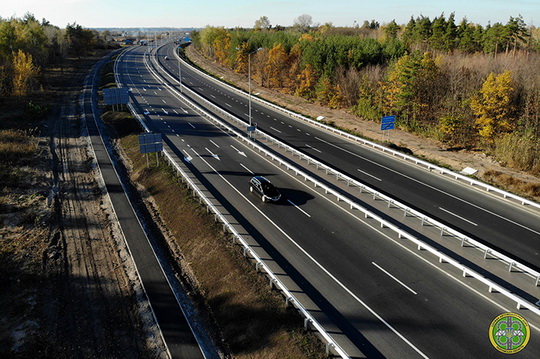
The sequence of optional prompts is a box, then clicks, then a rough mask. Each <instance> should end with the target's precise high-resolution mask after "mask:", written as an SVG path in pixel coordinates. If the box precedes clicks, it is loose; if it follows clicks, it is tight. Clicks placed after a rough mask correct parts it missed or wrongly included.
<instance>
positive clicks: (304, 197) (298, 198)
mask: <svg viewBox="0 0 540 359" xmlns="http://www.w3.org/2000/svg"><path fill="white" fill-rule="evenodd" d="M279 192H281V199H280V200H279V202H278V203H276V204H278V205H282V206H294V205H296V206H301V205H304V204H306V203H307V202H308V201H309V200H312V199H314V198H315V197H314V196H313V195H311V194H309V193H308V192H304V191H299V190H297V189H293V188H281V187H280V188H279ZM291 202H292V203H291Z"/></svg>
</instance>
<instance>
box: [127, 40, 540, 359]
mask: <svg viewBox="0 0 540 359" xmlns="http://www.w3.org/2000/svg"><path fill="white" fill-rule="evenodd" d="M146 50H147V49H146V48H144V47H133V48H131V50H130V51H128V52H126V53H125V56H123V57H122V59H121V64H120V65H119V66H118V69H119V73H120V74H119V75H120V82H121V83H122V85H123V86H127V87H129V88H130V89H131V96H132V97H131V98H132V100H133V101H134V103H135V105H136V106H135V107H138V108H139V109H140V114H141V117H143V118H144V121H145V123H146V125H147V126H148V127H149V128H151V129H152V130H154V131H156V132H161V133H163V137H164V139H165V141H166V142H167V143H168V144H169V146H170V147H171V148H172V149H173V150H174V151H175V153H176V154H177V155H178V157H179V158H181V159H184V160H183V162H184V163H185V165H186V166H188V167H189V169H190V170H191V171H192V172H193V173H194V175H196V176H197V178H198V180H199V181H200V182H201V183H203V184H204V185H205V187H206V188H207V190H208V191H210V192H211V194H212V196H213V197H215V198H217V199H219V201H220V202H221V204H222V205H223V207H224V208H226V210H227V211H228V212H229V213H231V214H232V215H233V216H234V219H235V220H236V221H237V222H238V223H239V224H240V225H242V226H243V227H244V228H246V229H247V230H249V233H250V234H251V235H252V237H253V238H254V239H255V240H256V241H257V244H258V245H259V246H261V247H262V248H263V249H264V250H265V251H266V252H267V253H269V254H270V256H271V259H272V260H273V261H275V262H276V263H277V264H278V265H279V266H280V267H281V268H283V269H284V270H285V271H286V274H287V275H288V276H289V277H290V278H292V279H293V281H294V282H295V283H297V284H298V286H299V287H300V288H301V294H302V295H304V294H305V295H307V296H308V297H309V299H310V300H311V301H312V302H313V303H315V304H316V306H317V307H318V308H320V310H321V311H322V312H324V313H325V314H326V315H327V316H328V318H329V319H330V322H328V323H322V324H323V325H325V326H328V327H335V328H337V329H338V330H339V331H340V332H342V333H345V334H346V335H347V337H348V339H349V340H350V342H351V343H353V344H354V345H355V346H356V348H357V350H356V351H354V352H355V353H358V352H361V353H362V354H361V355H355V356H354V357H368V358H385V357H387V358H474V357H478V358H498V357H501V358H502V357H504V356H503V355H502V354H501V355H498V352H497V351H496V349H495V348H493V346H492V345H491V343H490V341H489V338H488V335H487V331H488V329H489V325H490V323H491V321H492V320H493V319H494V318H495V317H497V316H498V315H499V314H500V313H501V312H505V311H511V310H512V308H513V307H512V304H510V305H509V304H508V303H506V304H505V303H503V304H500V303H498V302H497V301H495V300H492V299H490V298H488V297H487V296H486V295H484V294H482V293H481V291H482V290H481V289H480V290H478V289H477V288H476V287H475V285H476V284H475V283H473V282H471V281H469V280H468V278H463V276H462V273H461V272H460V271H452V270H451V269H448V267H447V266H445V264H444V263H439V262H438V261H437V260H434V259H433V258H431V259H426V258H424V257H423V256H422V253H418V252H416V251H413V250H409V249H408V248H406V246H404V245H403V243H401V242H400V241H399V240H395V239H392V238H391V235H389V234H388V232H387V231H386V230H385V229H384V228H375V227H373V226H371V225H369V224H368V223H367V222H366V221H365V219H364V218H359V217H357V216H356V215H354V214H351V213H350V212H348V211H345V210H343V208H341V207H339V206H338V205H336V204H335V202H334V201H332V200H329V199H328V198H326V197H325V196H324V194H321V193H320V192H318V189H317V188H313V187H311V186H309V185H306V183H305V182H304V181H302V179H301V178H298V177H296V176H295V175H294V174H293V173H290V172H288V171H286V170H284V169H283V168H282V167H279V166H277V165H276V164H274V163H272V162H269V161H267V160H266V159H265V157H262V156H261V155H260V154H259V153H258V152H256V151H254V150H253V149H252V148H251V147H246V146H245V145H244V143H243V142H242V141H238V140H237V139H236V138H235V137H234V136H231V135H230V134H229V133H228V132H226V131H222V130H221V129H219V128H218V127H216V126H215V125H214V124H212V123H210V122H208V121H206V120H205V119H203V118H201V116H200V115H199V114H198V113H195V112H194V111H193V110H191V109H190V107H189V106H187V105H186V103H185V101H184V100H183V99H182V98H181V97H180V96H179V94H178V92H179V91H176V92H175V91H171V89H170V85H166V84H165V83H164V81H163V79H162V78H160V77H157V76H154V75H153V74H152V72H151V71H150V70H149V68H148V67H147V65H146V64H145V61H144V56H145V55H144V53H145V51H146ZM169 61H170V60H169ZM171 62H173V65H174V61H171ZM176 65H177V64H176ZM153 72H154V73H155V70H153ZM183 73H184V72H183ZM183 81H187V82H188V83H189V81H190V79H189V78H188V77H186V79H183ZM175 85H176V84H175ZM193 86H194V87H200V88H199V91H201V92H211V91H213V90H210V89H209V88H208V86H209V85H201V84H198V85H195V83H193ZM212 95H214V93H212ZM214 96H215V95H214ZM210 97H211V98H212V96H210ZM216 97H217V96H216ZM216 101H217V100H216ZM220 102H221V103H222V105H223V106H227V104H229V105H231V106H232V103H231V102H232V100H230V99H227V100H220ZM246 113H247V112H246ZM272 121H273V120H272ZM291 126H292V125H291ZM295 126H296V125H295ZM296 128H297V127H294V128H293V130H294V131H296ZM253 175H263V176H265V177H266V178H268V179H269V180H270V181H272V183H274V184H275V185H276V186H277V187H278V188H279V189H280V191H281V193H282V195H283V200H282V201H281V202H280V203H276V204H271V203H262V202H261V199H260V197H257V196H255V195H253V194H251V193H250V192H249V184H248V181H249V178H250V177H251V176H253ZM483 291H484V292H485V288H484V289H483ZM524 315H526V314H524ZM531 321H533V322H535V325H537V322H538V318H532V319H531ZM534 331H535V332H534V334H535V335H536V333H538V326H536V327H535V328H534ZM535 352H540V341H534V342H533V341H532V340H531V342H530V343H529V345H528V347H527V348H526V349H525V350H524V353H526V354H530V355H531V356H532V353H535Z"/></svg>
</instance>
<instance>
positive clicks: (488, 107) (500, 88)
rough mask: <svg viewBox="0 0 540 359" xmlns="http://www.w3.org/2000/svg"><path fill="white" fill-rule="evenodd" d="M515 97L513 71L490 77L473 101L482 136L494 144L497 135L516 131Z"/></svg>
mask: <svg viewBox="0 0 540 359" xmlns="http://www.w3.org/2000/svg"><path fill="white" fill-rule="evenodd" d="M513 97H514V83H513V80H512V72H511V71H505V72H503V73H502V74H499V75H495V74H494V73H490V74H489V75H488V77H487V79H486V81H485V82H484V84H483V85H482V89H481V90H480V93H479V94H478V95H476V96H474V97H473V98H472V99H471V109H472V110H473V112H474V114H475V115H476V116H477V117H476V125H477V126H478V133H479V134H480V136H482V137H483V138H484V139H486V140H488V141H489V142H493V140H494V138H495V136H496V135H498V134H501V133H506V132H510V131H512V130H513V129H514V125H515V122H516V120H515V118H513V114H514V108H513V106H512V102H513Z"/></svg>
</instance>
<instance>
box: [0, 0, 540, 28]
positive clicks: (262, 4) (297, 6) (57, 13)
mask: <svg viewBox="0 0 540 359" xmlns="http://www.w3.org/2000/svg"><path fill="white" fill-rule="evenodd" d="M2 2H3V4H2V5H0V17H1V18H4V19H5V18H10V17H12V16H15V17H22V16H24V14H26V13H27V12H30V13H32V14H34V16H35V17H36V18H37V19H38V20H41V19H46V20H48V21H49V22H50V23H51V24H53V25H56V26H59V27H61V28H63V27H65V26H66V25H67V24H73V23H77V24H79V25H81V26H83V27H86V28H102V27H133V28H142V29H144V28H145V27H179V28H191V27H195V28H200V27H204V26H206V25H212V26H224V27H227V28H229V27H237V26H239V27H253V25H254V23H255V21H256V20H257V19H259V18H260V17H261V16H266V17H268V19H269V20H270V23H271V25H273V26H275V25H281V26H290V25H292V24H293V23H294V20H295V19H296V18H298V16H300V15H302V14H308V15H311V17H312V18H313V23H314V24H317V23H318V24H325V23H328V22H330V23H332V24H333V25H334V26H354V25H356V24H359V25H362V23H363V22H364V20H369V21H371V20H373V19H374V20H376V21H378V22H379V23H380V24H385V23H388V22H390V21H392V20H393V19H395V20H396V22H397V23H398V24H406V23H407V22H408V21H409V19H410V18H411V16H414V17H415V18H416V17H418V16H420V15H423V16H427V17H429V18H431V19H433V18H434V17H436V16H439V15H440V14H441V13H444V14H445V16H446V17H448V16H449V15H450V14H451V13H452V12H453V13H455V16H456V22H459V21H461V19H463V18H464V17H466V18H467V19H468V20H469V21H470V22H473V23H477V24H481V25H483V26H485V25H487V24H488V23H489V22H491V23H492V24H493V23H495V22H501V23H503V24H505V23H506V22H507V21H508V19H509V17H510V16H518V15H520V14H521V15H522V16H523V20H524V21H525V22H526V23H527V24H528V25H535V26H539V25H540V0H295V1H293V0H289V1H287V0H249V1H248V0H195V1H193V0H191V1H180V0H157V1H149V0H147V1H141V0H130V1H127V0H2Z"/></svg>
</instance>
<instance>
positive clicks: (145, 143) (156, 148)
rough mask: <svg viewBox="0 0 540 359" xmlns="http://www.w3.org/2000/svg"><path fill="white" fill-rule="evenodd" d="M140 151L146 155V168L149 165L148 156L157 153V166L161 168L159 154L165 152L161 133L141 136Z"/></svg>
mask: <svg viewBox="0 0 540 359" xmlns="http://www.w3.org/2000/svg"><path fill="white" fill-rule="evenodd" d="M139 151H140V152H141V153H144V154H146V167H150V165H149V163H148V154H149V153H152V152H155V153H156V158H157V164H158V166H159V154H158V153H159V152H161V151H163V138H162V135H161V133H143V134H141V135H139Z"/></svg>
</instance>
